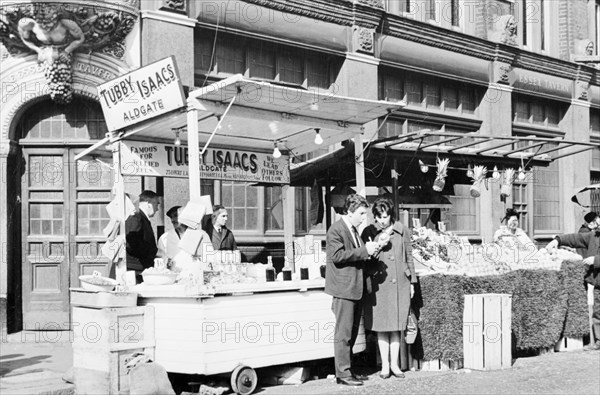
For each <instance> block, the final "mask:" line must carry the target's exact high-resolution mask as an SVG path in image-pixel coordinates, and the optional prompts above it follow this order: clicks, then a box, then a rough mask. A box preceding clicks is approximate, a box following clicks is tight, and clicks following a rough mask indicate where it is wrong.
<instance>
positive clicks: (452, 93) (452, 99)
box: [442, 86, 458, 111]
mask: <svg viewBox="0 0 600 395" xmlns="http://www.w3.org/2000/svg"><path fill="white" fill-rule="evenodd" d="M457 96H458V90H457V89H456V87H453V86H443V87H442V100H443V101H444V105H445V108H446V110H449V111H456V110H457V109H458V97H457Z"/></svg>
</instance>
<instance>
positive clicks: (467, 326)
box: [463, 295, 474, 367]
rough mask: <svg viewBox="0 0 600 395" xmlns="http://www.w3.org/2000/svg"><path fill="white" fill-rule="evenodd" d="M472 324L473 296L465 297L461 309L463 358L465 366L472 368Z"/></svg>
mask: <svg viewBox="0 0 600 395" xmlns="http://www.w3.org/2000/svg"><path fill="white" fill-rule="evenodd" d="M472 323H473V295H465V303H464V309H463V356H464V361H465V366H467V367H472V366H473V364H474V356H473V348H472V347H471V345H472V344H473V340H474V328H473V326H472V325H471V324H472Z"/></svg>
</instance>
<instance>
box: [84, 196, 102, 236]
mask: <svg viewBox="0 0 600 395" xmlns="http://www.w3.org/2000/svg"><path fill="white" fill-rule="evenodd" d="M105 207H106V204H105V203H78V204H77V234H78V235H93V236H99V235H101V234H102V229H103V228H104V226H106V225H107V224H108V221H109V216H108V212H107V211H106V208H105Z"/></svg>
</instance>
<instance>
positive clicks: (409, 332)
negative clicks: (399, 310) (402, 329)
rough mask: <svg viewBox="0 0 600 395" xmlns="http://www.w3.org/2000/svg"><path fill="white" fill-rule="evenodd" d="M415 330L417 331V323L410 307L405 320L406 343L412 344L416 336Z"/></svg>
mask: <svg viewBox="0 0 600 395" xmlns="http://www.w3.org/2000/svg"><path fill="white" fill-rule="evenodd" d="M417 332H419V325H418V324H417V316H416V315H415V313H414V312H413V310H412V308H410V309H409V310H408V320H407V322H406V336H405V341H406V344H413V343H414V342H415V339H416V338H417Z"/></svg>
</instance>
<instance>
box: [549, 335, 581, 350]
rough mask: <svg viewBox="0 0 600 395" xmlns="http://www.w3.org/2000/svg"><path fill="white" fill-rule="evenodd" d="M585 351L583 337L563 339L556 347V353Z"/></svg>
mask: <svg viewBox="0 0 600 395" xmlns="http://www.w3.org/2000/svg"><path fill="white" fill-rule="evenodd" d="M580 350H583V337H577V338H573V337H562V338H561V339H560V340H559V341H558V342H556V345H555V346H554V351H558V352H564V351H580Z"/></svg>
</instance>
